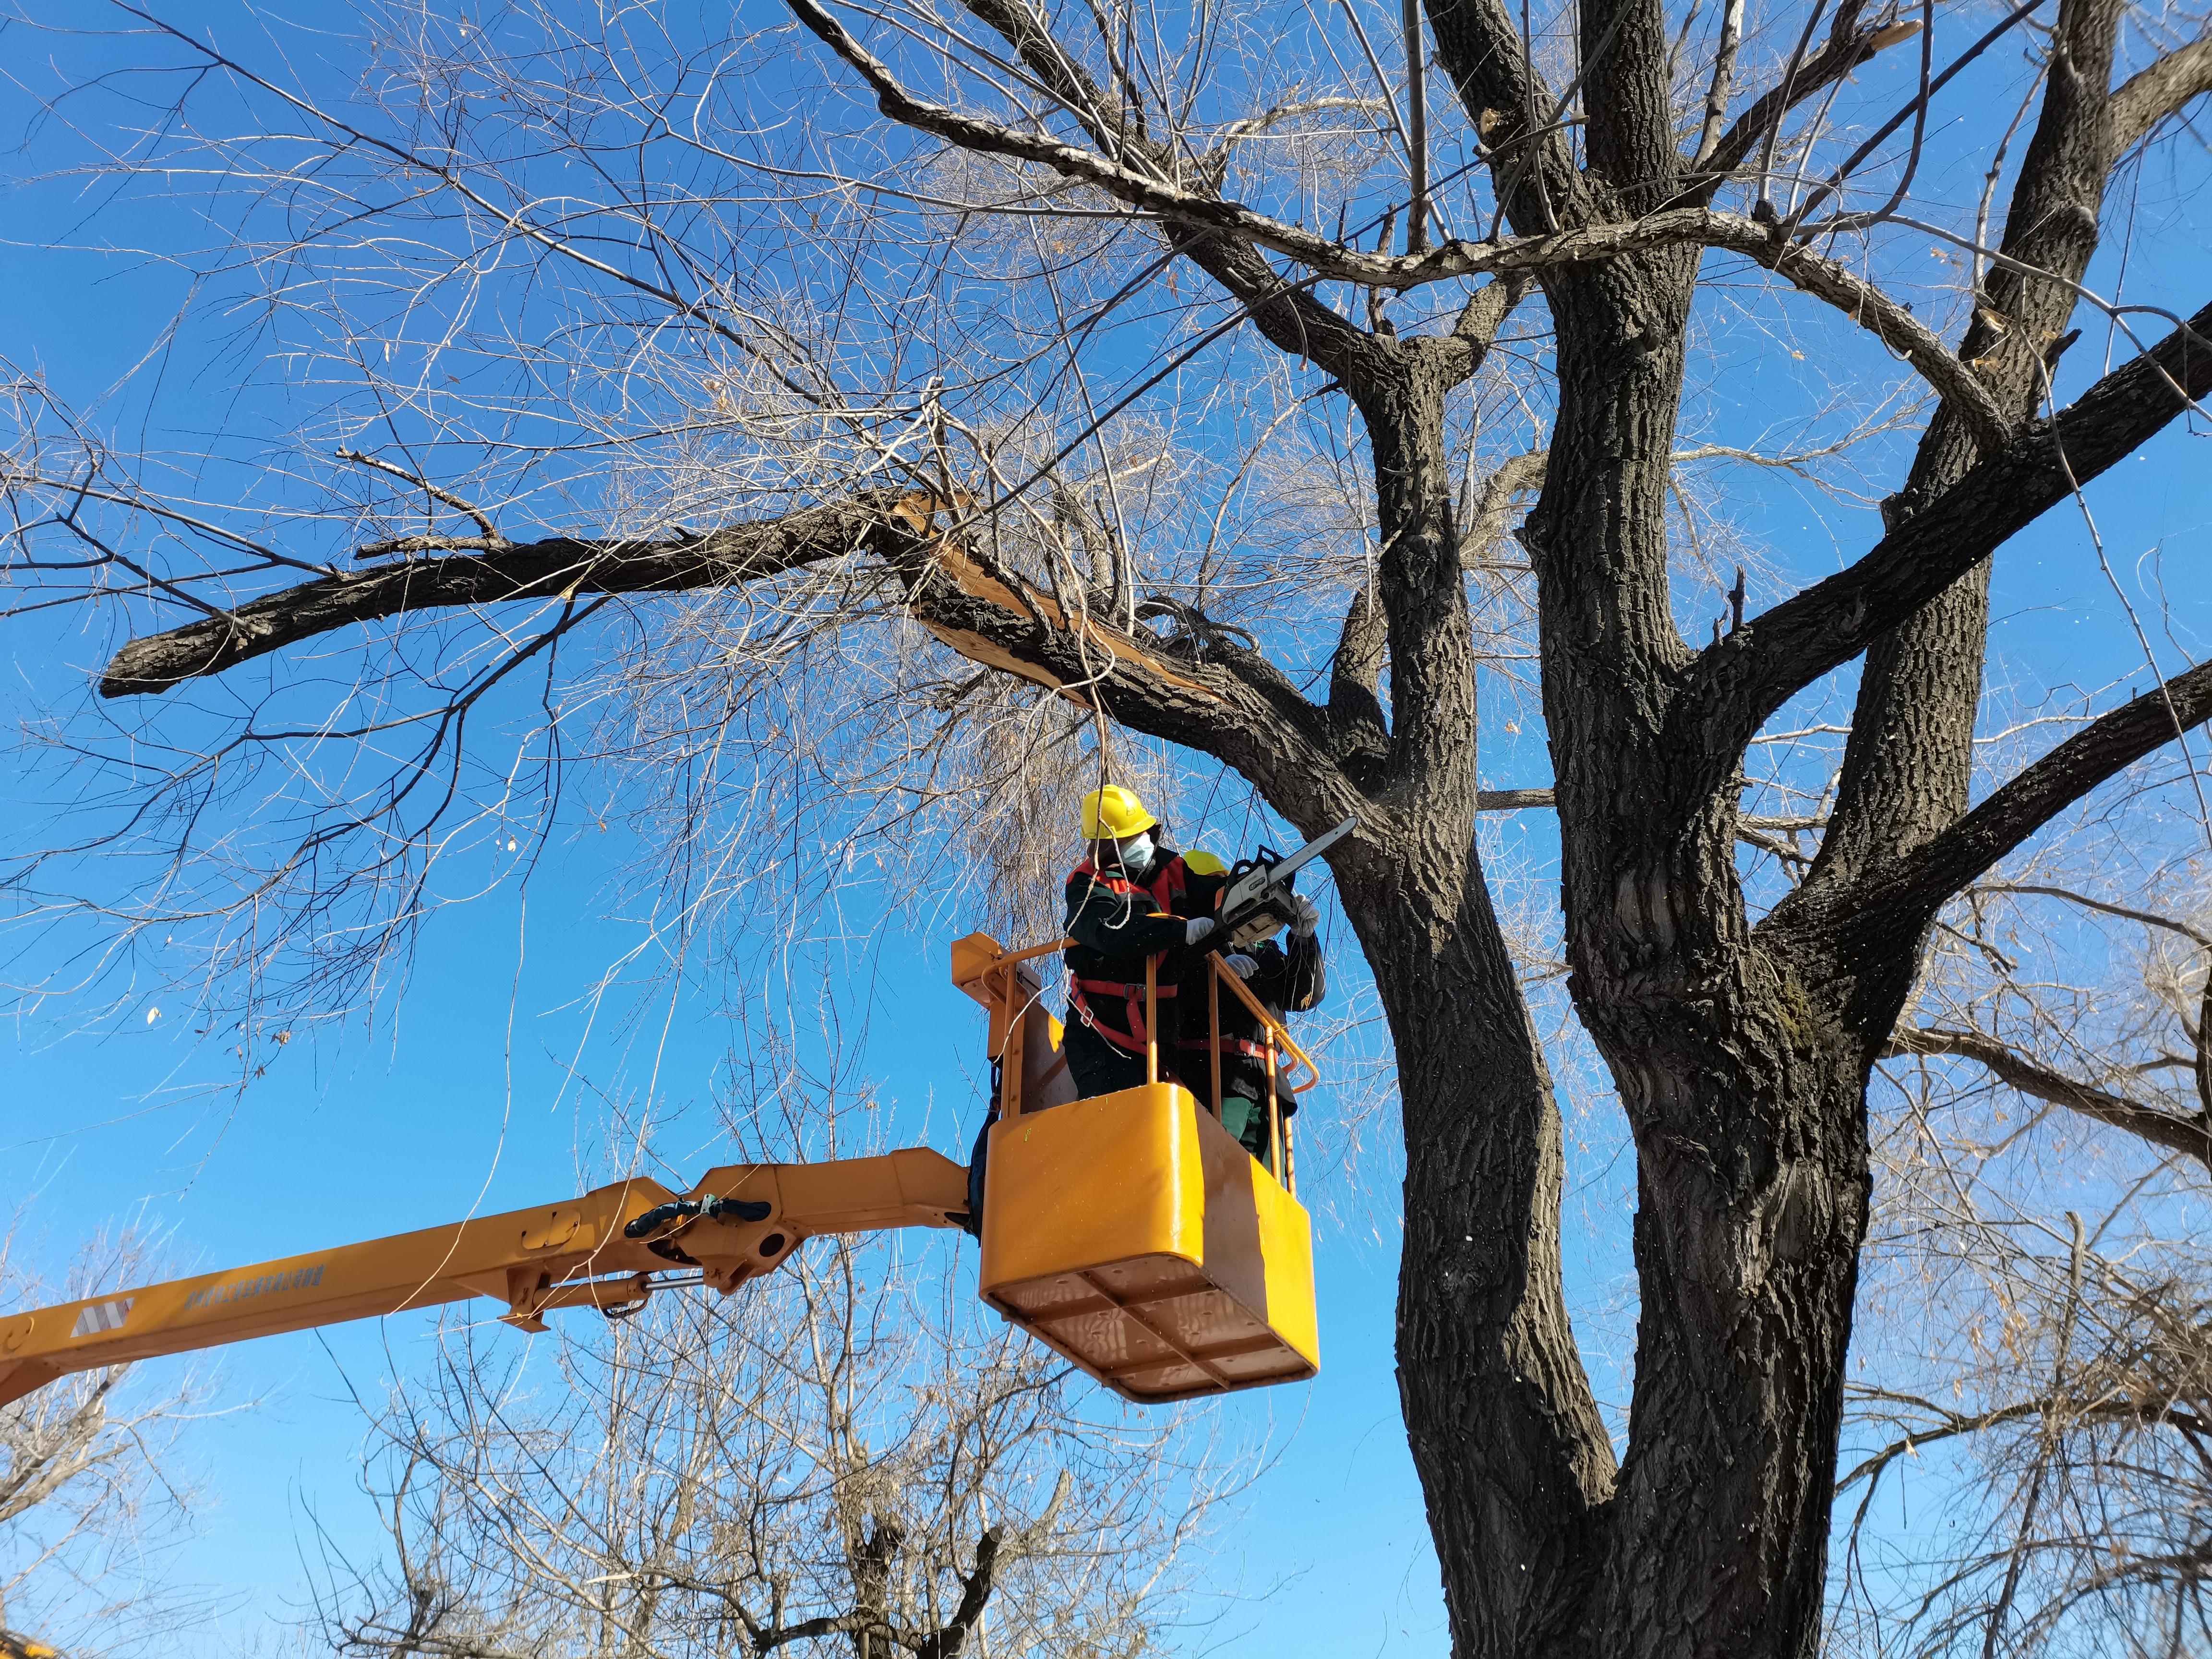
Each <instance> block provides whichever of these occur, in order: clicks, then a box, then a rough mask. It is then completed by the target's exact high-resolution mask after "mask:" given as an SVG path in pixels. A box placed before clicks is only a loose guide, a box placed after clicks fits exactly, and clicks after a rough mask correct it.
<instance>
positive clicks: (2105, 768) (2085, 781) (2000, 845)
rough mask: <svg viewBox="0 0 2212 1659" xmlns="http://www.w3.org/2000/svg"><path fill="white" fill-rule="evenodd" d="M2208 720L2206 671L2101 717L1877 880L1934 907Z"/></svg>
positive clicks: (2209, 675)
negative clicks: (2106, 785) (2114, 779)
mask: <svg viewBox="0 0 2212 1659" xmlns="http://www.w3.org/2000/svg"><path fill="white" fill-rule="evenodd" d="M2206 720H2212V663H2203V664H2199V665H2197V667H2195V668H2191V669H2189V670H2186V671H2184V672H2182V673H2179V674H2177V675H2175V676H2174V677H2173V678H2172V679H2169V680H2167V681H2166V683H2165V684H2163V685H2158V686H2154V687H2153V688H2152V689H2151V690H2148V691H2146V692H2144V693H2143V694H2142V696H2139V697H2136V698H2134V699H2132V700H2131V701H2130V702H2126V703H2124V704H2123V705H2122V706H2121V707H2119V708H2115V709H2112V711H2111V712H2110V713H2108V714H2103V715H2100V716H2099V717H2098V719H2096V720H2093V721H2092V722H2091V723H2090V725H2089V726H2087V728H2086V729H2084V730H2082V731H2081V732H2076V733H2075V735H2074V736H2072V737H2070V738H2067V739H2066V741H2065V742H2063V743H2062V744H2059V745H2058V746H2057V748H2056V749H2053V750H2051V752H2050V753H2049V754H2047V755H2045V757H2043V758H2042V759H2040V760H2039V761H2037V762H2036V763H2034V764H2033V765H2032V766H2030V767H2028V768H2027V769H2026V770H2025V771H2023V772H2021V774H2020V775H2018V776H2017V777H2015V778H2014V779H2013V780H2012V781H2010V782H2009V783H2008V784H2006V785H2005V786H2004V787H2002V788H2001V789H1999V790H1997V791H1996V793H1994V794H1992V795H1990V798H1989V799H1986V800H1984V802H1982V804H1981V805H1978V806H1977V807H1975V808H1974V809H1973V811H1971V812H1968V813H1967V814H1966V817H1962V818H1960V820H1959V821H1958V822H1957V823H1954V824H1953V825H1952V826H1951V827H1950V828H1949V829H1946V830H1944V831H1943V833H1942V834H1941V835H1940V836H1936V838H1935V839H1934V840H1933V841H1931V842H1928V843H1927V844H1926V845H1925V846H1923V847H1922V848H1920V849H1919V850H1918V851H1917V852H1915V853H1912V854H1910V855H1908V856H1907V857H1906V858H1905V859H1904V860H1900V861H1899V862H1898V863H1896V864H1894V865H1892V866H1890V867H1889V868H1888V869H1887V870H1886V871H1885V872H1883V873H1882V874H1881V876H1880V877H1878V878H1874V879H1877V880H1879V881H1880V883H1881V886H1882V887H1883V889H1884V890H1886V891H1887V892H1889V893H1891V894H1893V895H1894V896H1896V897H1898V898H1899V899H1902V900H1904V901H1905V902H1909V903H1911V904H1916V905H1919V904H1930V903H1940V902H1942V900H1943V899H1945V898H1948V896H1950V895H1951V894H1953V893H1954V892H1957V891H1958V890H1960V888H1962V887H1964V886H1965V885H1966V884H1967V883H1968V882H1970V881H1972V879H1973V878H1975V877H1976V876H1978V875H1979V874H1980V873H1981V872H1983V871H1984V870H1986V869H1988V868H1989V867H1990V866H1991V865H1993V864H1995V863H1996V861H1997V860H1999V859H2002V857H2003V856H2004V855H2005V854H2007V853H2009V852H2010V851H2012V849H2013V848H2015V847H2017V846H2019V845H2020V844H2021V842H2024V841H2026V840H2027V838H2028V837H2029V836H2032V835H2033V834H2034V833H2035V832H2036V831H2037V830H2038V829H2041V828H2042V827H2043V826H2044V825H2045V824H2046V823H2050V822H2051V819H2052V818H2054V817H2057V816H2058V814H2059V813H2061V812H2063V811H2065V810H2066V809H2067V808H2068V807H2069V806H2070V805H2073V804H2074V803H2075V801H2077V800H2079V799H2081V797H2082V796H2084V795H2086V794H2087V793H2089V792H2090V791H2091V790H2092V789H2094V788H2095V787H2097V786H2098V785H2099V784H2100V783H2102V782H2104V781H2106V779H2107V778H2111V777H2113V776H2116V775H2118V774H2119V773H2120V772H2122V771H2124V770H2125V769H2127V768H2128V767H2130V766H2132V765H2133V764H2134V763H2136V762H2137V761H2139V760H2141V759H2142V757H2144V756H2146V755H2148V754H2150V753H2152V752H2154V750H2159V749H2162V748H2164V747H2165V746H2166V744H2169V743H2172V741H2173V740H2174V739H2175V738H2177V737H2179V736H2180V735H2181V734H2182V733H2183V732H2186V731H2188V730H2190V729H2191V727H2193V726H2201V725H2203V723H2204V722H2205V721H2206Z"/></svg>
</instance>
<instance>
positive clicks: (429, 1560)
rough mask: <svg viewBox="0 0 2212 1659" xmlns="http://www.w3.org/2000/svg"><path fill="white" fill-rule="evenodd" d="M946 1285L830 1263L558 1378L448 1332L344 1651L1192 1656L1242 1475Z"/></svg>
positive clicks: (409, 1392)
mask: <svg viewBox="0 0 2212 1659" xmlns="http://www.w3.org/2000/svg"><path fill="white" fill-rule="evenodd" d="M927 1254H929V1255H945V1254H949V1251H937V1252H930V1253H927ZM946 1266H947V1264H945V1263H943V1262H940V1261H927V1262H924V1263H920V1264H915V1263H902V1262H899V1261H896V1260H895V1259H893V1257H892V1254H891V1251H890V1249H888V1248H887V1247H886V1246H885V1245H884V1243H880V1242H878V1243H869V1244H862V1243H856V1242H854V1241H852V1240H847V1239H829V1240H821V1241H817V1243H815V1244H814V1245H812V1246H810V1248H809V1250H808V1252H807V1253H806V1255H804V1256H803V1257H802V1258H801V1259H800V1260H799V1261H797V1262H795V1263H793V1265H792V1266H791V1267H790V1268H789V1269H787V1271H786V1272H785V1273H781V1274H778V1275H777V1276H775V1278H774V1279H769V1280H766V1281H763V1283H762V1284H761V1285H757V1286H753V1287H748V1288H749V1292H750V1293H749V1294H747V1295H746V1296H744V1297H743V1298H741V1299H733V1300H731V1301H727V1302H724V1301H720V1300H704V1299H690V1300H686V1299H684V1298H680V1297H667V1298H657V1299H656V1300H655V1301H654V1302H653V1304H649V1305H648V1306H647V1308H646V1309H645V1310H642V1311H641V1312H639V1313H638V1314H637V1315H635V1316H634V1317H632V1318H629V1319H628V1320H625V1321H623V1322H620V1323H611V1324H609V1325H608V1326H606V1327H605V1328H602V1329H601V1330H600V1331H599V1332H586V1333H584V1334H582V1335H581V1336H580V1338H578V1337H576V1336H575V1335H574V1334H573V1328H572V1334H571V1335H570V1337H569V1340H566V1341H564V1342H563V1344H562V1346H561V1347H560V1348H558V1349H557V1350H556V1351H553V1352H551V1354H550V1363H549V1353H548V1350H547V1349H546V1348H542V1347H541V1348H533V1349H532V1350H531V1351H530V1355H529V1358H528V1359H527V1360H526V1359H524V1358H519V1357H517V1356H516V1351H515V1350H514V1349H513V1346H512V1345H511V1344H509V1343H506V1342H501V1343H497V1344H494V1345H487V1344H484V1343H483V1342H482V1341H481V1340H479V1338H478V1336H477V1332H476V1331H475V1330H473V1329H471V1328H449V1329H448V1330H447V1332H446V1334H445V1335H444V1339H443V1341H442V1344H441V1360H440V1363H439V1365H438V1367H437V1369H436V1371H435V1376H433V1377H432V1378H430V1379H428V1380H427V1382H416V1383H410V1386H409V1387H408V1388H407V1389H405V1390H404V1391H403V1392H401V1393H399V1394H397V1395H395V1396H394V1397H393V1399H392V1401H391V1402H390V1404H389V1405H388V1406H387V1407H386V1409H385V1411H384V1412H383V1413H381V1415H380V1418H379V1419H378V1422H377V1434H376V1435H375V1436H374V1437H373V1446H374V1465H373V1467H372V1469H371V1472H370V1478H371V1490H372V1492H373V1494H374V1498H375V1500H376V1501H377V1503H378V1504H379V1505H380V1508H381V1510H383V1512H384V1514H385V1516H386V1520H387V1524H388V1526H389V1528H390V1534H391V1542H392V1554H391V1557H390V1559H389V1560H388V1561H387V1562H386V1563H384V1564H382V1565H378V1566H376V1567H374V1568H373V1569H371V1570H369V1571H362V1569H360V1568H358V1567H351V1566H349V1565H348V1564H347V1563H346V1561H345V1560H344V1559H343V1556H331V1555H326V1558H325V1559H326V1563H327V1565H328V1566H329V1569H330V1571H329V1575H328V1577H327V1580H326V1582H325V1585H324V1586H323V1587H322V1588H321V1589H319V1592H318V1601H319V1605H320V1607H321V1608H322V1623H323V1626H324V1628H325V1632H326V1634H327V1635H328V1637H329V1638H330V1640H331V1643H332V1644H333V1646H334V1647H335V1649H336V1650H337V1651H338V1652H341V1653H349V1654H368V1655H394V1656H397V1655H401V1654H424V1655H451V1656H495V1655H506V1654H520V1653H529V1654H534V1655H539V1656H564V1659H565V1656H585V1655H601V1654H608V1655H612V1654H631V1653H654V1654H670V1655H682V1654H702V1655H703V1654H726V1653H738V1654H750V1655H763V1656H765V1655H769V1654H773V1653H783V1652H790V1653H802V1654H803V1653H835V1652H849V1653H852V1654H854V1655H856V1656H859V1659H894V1656H899V1655H915V1656H921V1659H952V1656H955V1655H958V1654H963V1653H968V1654H983V1653H996V1654H1001V1655H1081V1656H1091V1655H1100V1656H1103V1655H1117V1656H1121V1655H1126V1656H1136V1655H1140V1654H1147V1653H1152V1652H1156V1651H1164V1650H1166V1648H1167V1645H1168V1639H1167V1638H1169V1635H1170V1631H1171V1629H1172V1627H1173V1626H1174V1625H1175V1624H1176V1622H1177V1621H1178V1620H1182V1619H1184V1618H1187V1617H1188V1607H1187V1605H1186V1604H1185V1601H1184V1592H1185V1591H1186V1589H1187V1588H1188V1551H1187V1547H1188V1545H1189V1544H1191V1543H1192V1542H1193V1541H1195V1539H1196V1538H1197V1537H1199V1536H1200V1528H1201V1526H1202V1524H1203V1522H1205V1521H1206V1518H1207V1516H1209V1514H1210V1513H1211V1512H1212V1510H1214V1509H1215V1508H1216V1507H1217V1506H1218V1503H1219V1502H1220V1500H1221V1499H1222V1498H1223V1497H1224V1496H1225V1495H1226V1494H1228V1493H1230V1492H1233V1490H1234V1489H1235V1487H1236V1486H1237V1484H1238V1482H1239V1480H1240V1471H1239V1468H1238V1467H1237V1460H1236V1459H1234V1458H1233V1457H1225V1456H1224V1455H1222V1454H1221V1452H1220V1451H1219V1450H1218V1449H1215V1448H1213V1447H1212V1446H1211V1444H1210V1443H1209V1438H1208V1437H1207V1435H1206V1431H1205V1429H1204V1425H1202V1424H1196V1425H1188V1424H1177V1423H1176V1422H1174V1421H1172V1420H1169V1419H1161V1418H1153V1419H1145V1418H1142V1417H1139V1416H1132V1415H1131V1414H1129V1413H1127V1411H1126V1409H1125V1408H1121V1407H1119V1406H1118V1405H1115V1404H1111V1403H1102V1402H1103V1396H1102V1395H1099V1394H1097V1392H1096V1391H1094V1390H1092V1389H1090V1388H1089V1387H1088V1386H1087V1385H1086V1384H1085V1380H1084V1379H1083V1378H1082V1377H1081V1376H1078V1375H1076V1374H1074V1373H1073V1372H1072V1371H1071V1370H1069V1368H1068V1367H1067V1366H1066V1364H1065V1363H1064V1362H1062V1361H1060V1359H1059V1358H1057V1357H1056V1356H1054V1355H1051V1354H1048V1353H1045V1352H1042V1350H1040V1349H1038V1348H1036V1346H1034V1345H1031V1344H1029V1343H1027V1342H1026V1341H1025V1340H1023V1339H1022V1338H1021V1337H1020V1336H1019V1335H1018V1334H1016V1333H1014V1332H1013V1331H1012V1328H1009V1327H1006V1326H1003V1325H997V1324H995V1322H994V1328H990V1329H986V1328H984V1323H983V1317H982V1316H981V1314H980V1312H979V1311H978V1310H975V1309H974V1308H973V1307H972V1306H971V1305H969V1302H968V1300H967V1298H966V1297H965V1296H964V1295H963V1294H962V1293H961V1291H958V1290H956V1289H954V1288H953V1285H952V1279H954V1278H955V1277H956V1276H957V1275H955V1274H952V1273H947V1272H945V1267H946ZM916 1267H921V1268H923V1269H924V1270H925V1271H926V1272H927V1275H928V1277H927V1279H921V1278H919V1277H917V1276H916V1273H915V1269H916Z"/></svg>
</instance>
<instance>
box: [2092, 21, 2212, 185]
mask: <svg viewBox="0 0 2212 1659" xmlns="http://www.w3.org/2000/svg"><path fill="white" fill-rule="evenodd" d="M2208 92H2212V35H2205V36H2201V37H2199V38H2198V39H2197V40H2192V41H2191V42H2190V43H2189V44H2188V45H2187V46H2184V47H2182V48H2181V49H2180V50H2179V51H2178V52H2168V53H2167V54H2166V56H2165V57H2163V58H2160V59H2159V60H2158V62H2156V63H2155V64H2152V65H2151V66H2150V67H2149V68H2148V69H2147V70H2143V71H2142V73H2140V74H2138V75H2135V76H2130V78H2129V79H2128V80H2127V82H2125V83H2124V84H2123V85H2122V86H2121V88H2120V89H2119V90H2118V92H2115V93H2114V94H2112V159H2113V160H2115V161H2118V159H2119V158H2120V157H2121V156H2123V155H2126V154H2127V153H2128V151H2130V149H2134V148H2135V146H2136V143H2138V142H2139V141H2140V140H2141V139H2142V137H2143V136H2144V135H2145V134H2146V133H2148V131H2150V130H2151V129H2152V128H2153V127H2154V126H2156V125H2158V124H2159V123H2160V121H2163V120H2164V119H2166V117H2167V116H2169V115H2173V114H2177V113H2179V112H2180V110H2181V109H2182V108H2183V107H2184V106H2186V105H2187V104H2188V103H2189V102H2190V100H2191V99H2194V98H2197V97H2201V96H2202V95H2203V94H2205V93H2208Z"/></svg>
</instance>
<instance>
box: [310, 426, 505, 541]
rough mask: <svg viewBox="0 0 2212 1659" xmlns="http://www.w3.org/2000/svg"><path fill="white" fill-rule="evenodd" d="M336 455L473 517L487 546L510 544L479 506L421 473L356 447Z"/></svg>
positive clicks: (342, 450)
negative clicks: (380, 473)
mask: <svg viewBox="0 0 2212 1659" xmlns="http://www.w3.org/2000/svg"><path fill="white" fill-rule="evenodd" d="M337 457H338V459H340V460H342V461H351V462H353V463H354V464H355V465H356V466H369V467H374V468H375V469H376V470H377V471H380V472H389V473H390V474H391V475H392V477H395V478H404V479H405V480H406V481H407V482H408V483H410V484H413V485H414V486H415V487H416V489H419V490H421V491H422V493H423V494H424V495H429V496H432V497H434V498H435V499H436V500H438V501H443V502H445V504H446V505H447V507H452V508H453V509H454V510H455V511H456V512H459V513H466V514H468V516H469V517H470V518H471V519H474V520H476V521H477V528H478V529H480V530H482V531H483V533H484V543H485V544H486V545H487V546H490V547H507V546H510V545H512V544H511V543H509V542H508V540H507V538H506V537H504V536H502V535H501V534H500V533H499V526H497V525H495V524H494V523H493V522H492V521H491V520H490V518H489V515H487V514H486V513H483V511H481V510H480V509H479V508H477V507H473V506H471V504H470V503H469V502H467V501H463V500H462V499H461V498H460V497H459V495H454V494H453V492H452V491H451V490H448V489H440V488H439V487H438V486H437V485H436V484H434V483H431V482H430V481H429V480H428V478H425V477H422V475H421V474H419V473H415V472H410V471H408V470H407V469H406V468H405V467H404V466H394V465H392V463H391V462H390V461H382V460H379V459H377V458H376V457H375V456H374V455H364V454H363V453H362V452H361V451H360V450H358V449H341V450H339V451H338V452H337ZM364 551H366V550H364Z"/></svg>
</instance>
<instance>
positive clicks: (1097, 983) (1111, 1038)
mask: <svg viewBox="0 0 2212 1659" xmlns="http://www.w3.org/2000/svg"><path fill="white" fill-rule="evenodd" d="M1179 988H1180V987H1176V986H1173V985H1162V986H1159V987H1157V988H1156V989H1155V991H1154V994H1155V995H1156V996H1158V997H1163V998H1164V997H1171V996H1173V995H1175V994H1176V991H1177V990H1178V989H1179ZM1085 991H1096V992H1097V993H1099V994H1101V995H1102V996H1103V995H1106V994H1113V995H1115V996H1119V997H1120V998H1121V1000H1122V1011H1123V1013H1124V1015H1125V1017H1126V1018H1127V1021H1128V1027H1127V1030H1119V1031H1117V1030H1115V1029H1114V1028H1113V1027H1112V1026H1110V1025H1109V1024H1106V1022H1105V1021H1104V1020H1103V1019H1101V1018H1099V1017H1098V1011H1097V1009H1095V1008H1093V1007H1092V1006H1091V999H1090V998H1088V997H1086V996H1085V995H1084V993H1085ZM1067 1006H1069V1007H1070V1008H1071V1009H1073V1011H1074V1012H1076V1013H1077V1014H1078V1015H1079V1016H1080V1017H1081V1018H1082V1020H1083V1023H1084V1024H1085V1025H1088V1026H1089V1027H1090V1028H1091V1030H1094V1031H1096V1032H1097V1033H1098V1035H1099V1036H1103V1037H1104V1038H1105V1039H1106V1041H1107V1042H1110V1043H1112V1044H1113V1045H1114V1046H1115V1048H1127V1050H1128V1051H1129V1052H1130V1053H1131V1054H1143V1053H1144V1052H1145V1049H1146V1045H1147V1044H1148V1043H1149V1042H1150V1041H1151V1036H1150V1033H1149V1032H1148V1030H1147V1029H1146V1025H1145V986H1144V981H1141V980H1139V981H1128V980H1121V979H1077V978H1076V977H1074V975H1069V976H1068V990H1067Z"/></svg>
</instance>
